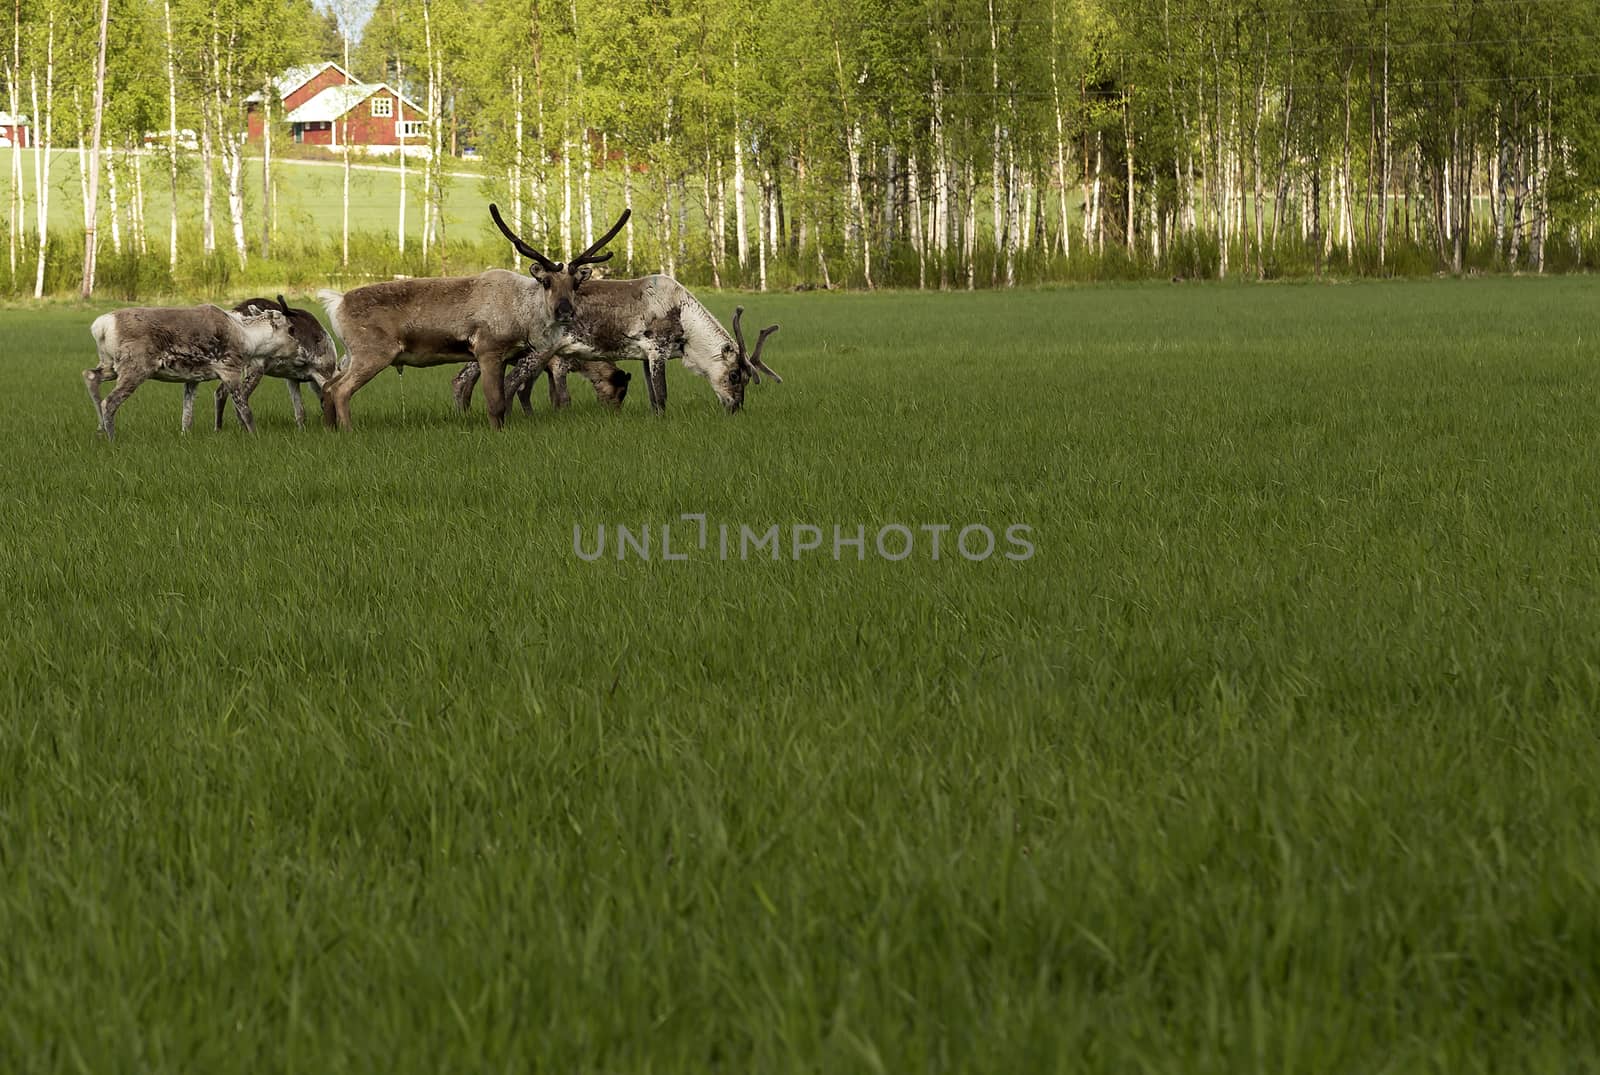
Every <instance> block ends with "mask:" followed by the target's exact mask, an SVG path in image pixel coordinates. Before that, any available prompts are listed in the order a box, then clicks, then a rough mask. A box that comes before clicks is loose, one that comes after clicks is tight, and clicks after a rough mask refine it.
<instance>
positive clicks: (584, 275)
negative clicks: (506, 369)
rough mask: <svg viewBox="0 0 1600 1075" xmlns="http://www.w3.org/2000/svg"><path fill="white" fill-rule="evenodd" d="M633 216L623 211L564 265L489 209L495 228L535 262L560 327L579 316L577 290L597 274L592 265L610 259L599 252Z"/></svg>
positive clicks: (537, 277)
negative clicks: (533, 244) (512, 228)
mask: <svg viewBox="0 0 1600 1075" xmlns="http://www.w3.org/2000/svg"><path fill="white" fill-rule="evenodd" d="M632 213H633V210H631V209H624V210H623V211H622V215H621V216H620V217H618V218H617V222H616V223H615V224H613V225H611V230H610V231H608V232H606V233H605V234H604V235H602V236H600V238H599V239H597V240H595V242H594V243H593V244H592V245H591V246H590V247H589V249H587V250H585V251H584V252H583V253H581V254H579V255H578V256H577V257H575V258H573V259H572V260H571V261H569V262H567V263H566V264H565V265H563V264H562V263H561V262H559V261H551V260H550V259H549V258H547V257H545V256H544V254H542V253H540V252H539V251H538V250H535V249H534V248H533V246H532V245H530V244H529V243H528V242H527V241H526V240H524V239H522V238H521V237H520V236H518V235H517V234H516V232H514V231H512V230H511V229H510V228H508V227H507V226H506V222H505V220H504V219H502V218H501V216H500V208H499V206H495V205H491V206H489V215H490V216H491V217H493V218H494V223H495V227H497V228H499V229H500V234H501V235H504V236H505V237H506V238H507V239H508V240H510V242H511V245H512V246H514V247H516V248H517V253H519V254H521V255H522V256H523V257H525V258H527V259H528V260H530V261H532V262H533V264H532V265H530V266H528V272H529V274H530V275H532V276H533V278H534V279H535V280H537V281H539V283H541V284H543V285H544V290H545V294H546V296H547V297H548V299H549V301H550V317H551V320H553V321H554V322H555V323H556V324H558V325H570V324H571V323H572V320H573V318H575V317H576V316H577V315H578V307H577V301H576V300H577V295H578V289H579V288H580V287H582V286H583V284H584V281H586V280H588V279H589V277H590V276H591V275H593V273H594V270H593V269H591V268H589V266H591V265H598V264H600V263H601V262H602V261H609V260H611V255H610V254H609V253H606V254H599V253H596V251H598V250H600V249H602V248H603V247H604V246H605V245H606V244H607V243H609V242H610V241H611V240H612V239H615V238H616V237H617V232H619V231H621V230H622V225H624V224H626V223H627V222H628V217H629V216H630V215H632Z"/></svg>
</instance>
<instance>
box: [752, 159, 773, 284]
mask: <svg viewBox="0 0 1600 1075" xmlns="http://www.w3.org/2000/svg"><path fill="white" fill-rule="evenodd" d="M759 195H760V196H759V197H758V198H756V259H757V266H758V267H757V273H756V279H757V282H758V286H759V288H760V290H762V291H765V290H766V289H767V216H768V213H769V212H770V211H771V208H772V207H771V205H770V204H769V202H768V198H767V170H766V169H765V168H763V169H762V170H761V190H760V192H759Z"/></svg>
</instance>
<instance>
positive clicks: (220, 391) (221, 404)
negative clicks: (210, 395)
mask: <svg viewBox="0 0 1600 1075" xmlns="http://www.w3.org/2000/svg"><path fill="white" fill-rule="evenodd" d="M216 408H217V414H216V421H215V422H214V423H213V424H212V426H211V428H212V429H213V430H215V431H216V432H218V433H220V432H222V420H223V418H225V417H227V414H228V386H227V385H223V384H219V385H217V399H216Z"/></svg>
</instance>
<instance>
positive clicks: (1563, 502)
mask: <svg viewBox="0 0 1600 1075" xmlns="http://www.w3.org/2000/svg"><path fill="white" fill-rule="evenodd" d="M1597 288H1600V285H1597V284H1596V282H1595V281H1593V280H1590V279H1586V278H1581V277H1572V278H1566V279H1559V280H1548V281H1542V280H1484V281H1467V282H1443V281H1441V282H1424V283H1412V284H1387V285H1382V284H1359V285H1346V286H1255V287H1222V286H1217V287H1173V286H1146V287H1128V288H1109V287H1105V288H1083V289H1069V290H1055V291H1038V292H1024V293H990V294H978V295H970V294H955V295H938V294H928V295H862V294H848V295H773V296H744V297H742V298H741V299H740V301H743V302H745V303H746V304H747V305H748V306H749V307H750V316H751V318H752V319H753V320H755V321H756V322H757V323H766V322H768V321H772V320H777V321H781V322H782V324H783V330H782V332H781V333H780V334H779V335H778V336H777V337H775V338H774V339H773V340H772V341H771V344H770V346H769V349H768V358H769V360H770V362H771V364H772V365H773V366H774V367H776V368H777V369H778V370H779V371H780V372H782V373H783V374H784V376H785V379H786V383H785V384H783V385H781V386H771V385H763V386H759V387H754V388H752V389H751V391H750V399H749V405H748V408H747V411H746V412H745V413H744V414H742V415H739V416H737V417H735V418H731V419H730V418H728V417H726V416H724V415H722V414H721V413H720V411H719V409H718V408H716V406H715V405H714V403H713V401H712V396H711V393H710V391H709V389H708V388H707V387H706V386H705V385H704V383H703V382H701V381H699V380H698V379H696V378H693V377H691V376H689V375H687V374H686V373H685V372H684V371H682V370H673V371H672V374H671V378H670V385H671V393H672V396H671V404H670V414H669V416H668V417H667V418H666V419H665V420H657V419H654V418H652V417H651V416H650V415H649V413H648V408H647V406H646V404H645V401H644V399H643V385H642V381H641V380H640V379H639V378H637V377H636V378H635V381H634V390H635V397H634V398H630V399H629V401H628V403H627V405H626V407H625V408H624V412H623V413H622V414H620V415H610V414H606V413H603V412H601V411H600V409H599V408H598V407H597V406H596V405H595V403H594V401H593V399H592V396H591V395H590V393H589V391H588V388H587V386H586V385H584V384H582V383H581V382H575V383H574V385H573V394H574V398H575V400H576V403H575V406H574V407H573V408H572V410H570V411H567V412H563V413H559V414H553V413H552V412H550V410H549V409H548V405H547V404H546V403H545V402H544V401H543V400H542V399H540V400H538V404H539V409H538V412H537V414H536V415H535V417H534V419H533V420H528V419H524V418H521V417H520V416H517V417H516V418H515V419H514V420H513V421H511V422H510V423H508V426H507V428H506V430H505V431H503V432H502V433H500V434H491V433H490V432H489V431H488V430H487V428H485V423H484V419H483V414H482V410H481V405H480V406H479V407H478V408H477V409H475V411H474V412H473V414H471V415H470V416H466V417H462V416H457V415H455V414H454V413H453V412H452V411H451V410H450V406H449V398H448V396H449V393H448V381H449V372H447V370H416V371H412V372H410V373H407V374H406V375H405V376H404V377H403V378H400V377H396V376H394V375H392V374H385V375H383V376H382V377H381V378H380V379H379V380H378V381H376V382H374V383H373V384H372V385H371V386H369V387H368V388H367V389H365V390H363V391H362V392H361V393H360V394H358V395H357V396H356V397H355V400H354V407H353V409H354V414H355V419H356V422H357V424H358V427H359V428H358V430H357V432H356V433H355V434H354V435H348V436H346V435H339V436H335V435H331V434H327V433H324V432H323V431H321V430H320V429H317V430H308V431H307V432H305V433H297V432H296V431H295V430H294V428H293V426H292V424H291V422H290V419H289V412H288V403H287V400H286V399H284V398H283V397H284V393H283V390H282V388H281V386H280V385H278V384H276V383H274V382H268V383H266V384H264V385H263V386H262V388H261V391H260V392H259V393H258V395H257V397H256V401H255V403H256V406H255V410H256V414H257V418H258V422H259V423H260V424H261V427H262V432H261V433H260V435H258V436H257V437H255V438H253V439H252V438H249V437H247V436H246V435H244V434H243V433H241V432H240V431H239V430H238V428H237V426H235V425H232V424H230V426H229V428H228V429H227V430H226V431H225V432H224V433H222V434H220V435H218V434H213V433H210V432H197V433H195V434H193V435H190V436H188V437H183V436H181V435H180V434H179V433H178V408H179V398H180V395H181V393H180V390H179V389H178V388H177V387H176V386H169V385H158V384H150V385H146V386H145V387H144V388H142V389H141V390H140V391H139V392H138V393H137V394H136V395H135V396H134V397H133V398H132V400H131V401H130V402H129V403H128V405H127V406H126V407H124V408H123V410H122V412H121V414H120V415H119V420H118V442H117V443H116V444H115V445H114V446H111V445H107V444H106V443H104V442H103V441H102V440H100V439H99V438H98V437H97V435H96V433H95V423H94V419H93V416H92V414H91V411H90V408H89V405H88V402H87V400H86V397H85V395H84V392H83V388H82V384H81V382H80V381H79V377H78V372H79V370H81V369H82V368H84V367H85V366H88V365H90V364H92V346H91V341H90V339H89V336H88V333H87V331H86V326H87V324H88V322H89V320H90V318H91V315H92V313H93V311H92V310H90V309H87V308H77V307H70V306H63V307H50V308H46V309H40V310H8V311H4V312H0V322H3V326H4V333H3V336H0V341H3V342H0V375H3V377H4V382H3V383H4V385H5V391H4V392H3V393H0V412H3V415H4V417H3V420H0V453H3V455H4V458H5V460H6V462H5V465H4V469H3V470H0V475H3V479H0V481H3V485H0V493H3V496H4V502H5V504H6V511H5V514H4V516H3V522H0V526H3V532H4V540H3V541H0V605H3V607H4V609H5V618H6V629H5V631H4V632H3V634H0V668H3V673H4V674H3V675H0V692H3V693H0V772H3V773H4V774H5V776H4V778H3V779H0V1069H3V1070H6V1071H57V1070H61V1071H67V1070H71V1071H94V1072H111V1071H135V1070H138V1071H206V1072H222V1071H248V1072H259V1071H280V1070H281V1071H292V1070H299V1071H311V1072H334V1071H346V1070H351V1071H371V1070H384V1071H388V1072H394V1073H401V1072H438V1071H447V1070H448V1071H550V1072H646V1071H651V1072H713V1071H721V1072H741V1073H743V1072H763V1073H765V1072H790V1071H794V1072H800V1071H807V1072H830V1073H832V1072H856V1071H859V1072H889V1073H898V1072H920V1071H947V1072H968V1071H984V1072H1004V1073H1016V1072H1032V1071H1060V1072H1086V1071H1094V1072H1102V1071H1103V1072H1130V1071H1141V1072H1217V1073H1232V1072H1245V1071H1248V1072H1267V1071H1284V1072H1288V1071H1294V1072H1341V1073H1343V1072H1417V1071H1436V1072H1451V1073H1455V1072H1464V1071H1484V1072H1507V1071H1549V1072H1574V1071H1584V1070H1596V1069H1597V1067H1600V918H1597V916H1596V914H1595V908H1596V906H1597V901H1600V789H1597V784H1596V773H1597V772H1600V737H1597V725H1596V723H1595V713H1596V710H1597V708H1600V656H1597V650H1596V642H1595V639H1596V637H1597V636H1600V536H1597V535H1600V498H1597V492H1600V452H1597V450H1596V449H1597V440H1600V437H1597V433H1596V428H1597V425H1596V414H1597V413H1600V365H1597V363H1596V347H1595V341H1594V333H1593V322H1592V311H1593V309H1594V304H1595V299H1596V297H1597ZM734 301H735V296H733V295H713V296H708V302H709V304H710V305H711V306H712V308H713V309H714V310H715V311H716V312H718V313H719V315H722V316H724V317H725V318H726V317H727V316H728V315H729V314H730V313H731V309H732V306H733V304H734ZM202 398H203V399H204V398H206V397H202ZM201 409H202V412H203V411H204V410H205V408H204V407H202V408H201ZM686 512H704V513H706V514H707V515H708V516H709V520H710V523H711V525H712V526H713V527H715V526H716V525H718V524H719V523H729V524H732V525H733V526H735V527H737V526H738V525H739V524H741V523H742V524H747V525H749V526H751V527H753V528H764V527H766V526H767V525H769V524H772V523H777V524H781V525H783V526H784V527H785V528H789V527H792V526H793V525H794V524H813V525H816V526H819V527H825V528H828V538H829V542H828V544H829V546H831V537H832V533H831V528H832V527H833V526H834V525H835V524H839V525H843V526H845V527H847V528H849V529H850V530H851V531H853V530H854V528H855V527H856V526H858V525H860V526H865V527H866V528H867V532H868V534H869V549H868V555H867V559H866V560H865V561H857V560H856V559H855V558H854V553H853V551H850V550H845V555H844V558H843V559H842V560H841V561H839V562H835V560H834V559H833V557H832V554H831V548H828V547H825V549H824V550H823V551H822V552H820V553H812V554H810V555H808V556H806V557H805V558H804V559H802V560H801V561H799V562H794V561H791V560H789V559H788V558H787V557H785V558H784V559H782V560H780V561H778V562H773V561H772V560H770V559H765V558H762V559H751V560H748V561H741V560H739V559H737V558H734V559H731V560H729V561H727V562H724V561H722V560H720V559H718V558H717V557H716V556H715V555H712V554H710V553H701V552H698V551H694V552H693V554H692V555H690V558H689V559H688V560H687V561H685V562H662V561H661V559H660V558H659V556H657V557H653V558H652V559H651V560H650V561H648V562H645V561H642V560H640V559H638V558H637V557H632V556H630V557H629V558H628V559H626V560H623V561H620V562H619V561H618V560H617V559H616V558H615V556H607V557H606V558H604V559H601V560H599V561H596V562H593V563H590V562H585V561H584V560H582V559H580V558H579V557H577V556H576V555H575V554H574V550H573V528H574V525H575V524H580V525H582V526H583V527H585V534H586V540H588V541H591V542H592V539H593V533H594V528H595V527H596V526H597V525H598V524H601V523H604V524H607V525H608V526H612V525H615V524H618V523H622V524H629V525H634V526H637V525H639V524H645V523H648V524H652V525H653V526H656V527H659V526H660V525H661V524H663V523H670V522H673V521H675V520H677V519H678V518H679V516H680V514H682V513H686ZM891 523H900V524H904V525H908V526H916V525H918V524H939V523H944V524H950V525H952V526H954V527H958V528H959V527H961V526H963V525H967V524H978V523H982V524H986V525H989V526H991V527H994V528H995V529H997V530H999V529H1001V528H1003V527H1005V526H1007V525H1009V524H1013V523H1024V524H1028V525H1031V526H1032V527H1033V540H1034V543H1035V544H1036V546H1037V554H1036V555H1035V556H1034V557H1033V558H1032V559H1031V560H1028V561H1025V562H1016V561H1010V560H1007V559H1005V558H1004V557H1003V556H1000V555H996V556H994V557H992V558H990V559H988V560H985V561H983V562H969V561H967V560H964V559H962V558H960V557H959V556H952V555H950V549H949V545H948V544H946V547H945V549H944V555H943V556H942V557H941V559H940V560H939V561H937V562H934V561H933V560H932V559H931V558H930V557H929V555H928V550H927V546H926V544H925V543H923V544H919V545H918V546H917V549H916V552H915V553H914V554H913V555H912V556H911V557H910V558H909V559H907V560H905V561H902V562H888V561H885V560H883V559H880V558H879V557H878V556H877V555H876V553H875V552H873V551H872V550H871V548H870V541H871V538H870V535H871V534H872V533H874V532H876V531H877V530H878V529H879V528H880V527H882V526H884V525H886V524H891ZM679 525H680V526H687V525H688V524H681V523H680V524H679ZM689 532H690V531H689V530H684V531H682V532H680V531H678V530H676V529H675V531H674V539H675V540H677V539H679V538H680V537H681V536H682V534H686V533H689ZM787 533H788V531H787V529H786V530H785V534H786V535H787ZM918 536H919V538H920V537H921V536H922V535H920V534H919V535H918ZM949 540H950V537H949V536H947V537H946V541H947V543H948V541H949Z"/></svg>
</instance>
